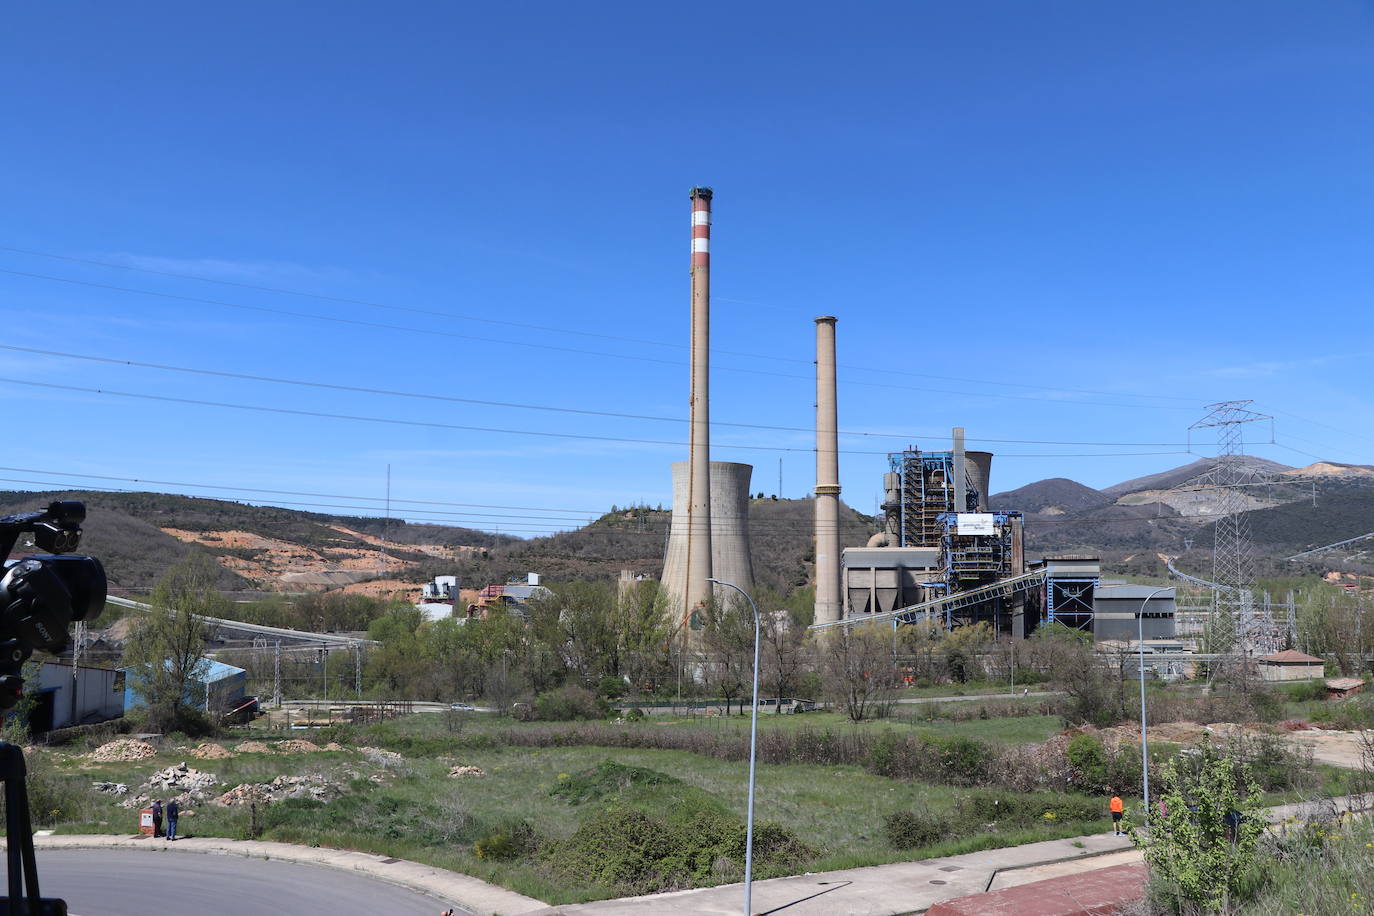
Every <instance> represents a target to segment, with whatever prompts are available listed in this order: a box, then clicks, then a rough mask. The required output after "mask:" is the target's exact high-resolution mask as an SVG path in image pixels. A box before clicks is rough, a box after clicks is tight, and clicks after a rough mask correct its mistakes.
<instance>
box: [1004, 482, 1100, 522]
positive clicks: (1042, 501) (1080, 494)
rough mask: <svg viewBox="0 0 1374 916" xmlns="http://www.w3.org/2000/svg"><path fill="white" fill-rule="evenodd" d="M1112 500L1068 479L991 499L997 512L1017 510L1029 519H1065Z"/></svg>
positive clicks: (1036, 484)
mask: <svg viewBox="0 0 1374 916" xmlns="http://www.w3.org/2000/svg"><path fill="white" fill-rule="evenodd" d="M1111 502H1112V499H1111V497H1110V496H1107V495H1106V494H1104V493H1102V492H1100V491H1098V490H1094V489H1093V488H1092V487H1088V486H1084V485H1083V484H1081V483H1079V482H1078V481H1076V480H1069V479H1068V478H1066V477H1051V478H1050V479H1048V480H1037V481H1036V482H1035V483H1028V484H1026V485H1025V486H1024V487H1021V488H1019V489H1016V490H1008V491H1007V492H1005V493H994V494H993V495H992V496H991V497H989V499H988V503H989V505H990V506H991V507H992V508H993V509H1015V510H1017V511H1020V512H1024V513H1026V514H1027V515H1030V514H1033V513H1038V514H1041V515H1065V514H1068V513H1072V512H1085V511H1087V510H1089V509H1096V508H1098V507H1099V506H1106V505H1109V504H1110V503H1111Z"/></svg>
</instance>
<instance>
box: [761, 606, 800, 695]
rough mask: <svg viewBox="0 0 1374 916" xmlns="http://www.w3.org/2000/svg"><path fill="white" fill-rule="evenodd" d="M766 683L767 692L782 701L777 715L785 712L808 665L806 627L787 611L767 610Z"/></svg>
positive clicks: (765, 639)
mask: <svg viewBox="0 0 1374 916" xmlns="http://www.w3.org/2000/svg"><path fill="white" fill-rule="evenodd" d="M762 614H763V621H762V624H763V626H762V629H763V646H762V655H763V662H762V666H763V674H762V678H763V682H764V685H765V688H766V689H767V691H768V692H769V693H770V694H772V695H773V696H775V697H777V698H778V705H777V706H776V707H775V708H774V710H773V711H774V712H775V713H777V712H782V700H783V698H784V697H788V696H791V695H792V694H793V693H795V692H796V690H797V685H798V682H799V681H800V678H801V674H802V671H803V669H804V667H805V664H806V655H805V650H804V644H805V641H806V628H805V627H803V626H801V625H800V624H798V623H797V622H796V620H794V619H793V617H792V614H791V613H790V612H788V611H786V610H781V611H764V612H762Z"/></svg>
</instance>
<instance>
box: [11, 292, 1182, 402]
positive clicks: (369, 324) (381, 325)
mask: <svg viewBox="0 0 1374 916" xmlns="http://www.w3.org/2000/svg"><path fill="white" fill-rule="evenodd" d="M0 273H3V274H10V275H12V276H18V277H26V278H29V279H35V280H48V281H52V282H56V283H68V284H72V285H75V286H85V287H90V288H94V289H105V290H112V291H115V292H122V293H129V294H132V295H139V296H151V297H155V298H160V299H169V300H177V301H183V302H193V303H198V304H201V305H215V306H221V307H224V308H233V309H242V310H246V311H253V312H261V313H266V314H275V315H286V316H289V317H294V318H308V319H310V320H314V321H325V322H333V323H336V324H342V325H349V326H355V327H365V328H373V329H380V330H392V331H402V332H405V333H410V334H423V335H425V336H426V337H431V338H432V337H435V336H439V337H450V338H456V339H460V340H473V341H477V342H479V343H492V344H500V345H502V346H512V347H528V348H532V349H538V350H552V351H556V352H561V353H574V354H580V355H588V356H599V357H605V358H608V359H625V360H632V361H635V362H646V363H656V364H659V365H668V366H685V365H688V363H686V362H683V361H681V360H670V359H658V358H655V357H651V356H639V355H633V354H626V353H612V352H606V351H601V350H585V349H581V348H578V347H563V346H557V345H554V344H541V343H535V342H533V341H529V340H509V339H504V338H493V337H481V336H477V335H473V334H461V333H458V332H455V331H447V330H443V329H439V328H417V327H413V326H410V325H394V324H386V323H385V322H378V321H364V320H362V319H358V318H344V317H341V316H338V315H321V314H317V313H314V312H298V311H293V310H291V309H282V308H273V307H269V306H262V305H248V304H245V303H238V302H227V301H225V300H223V299H207V298H204V297H201V296H186V295H182V294H178V293H164V292H158V291H155V290H142V289H136V288H133V287H127V286H116V285H113V284H109V283H96V282H93V281H90V280H77V279H73V278H70V277H55V276H52V275H49V274H36V273H30V272H26V271H19V270H11V269H7V268H0ZM715 368H716V369H717V370H718V371H722V372H735V373H742V374H746V375H759V376H768V377H772V378H786V379H796V380H801V381H807V382H809V381H811V380H812V379H811V377H810V376H805V375H795V374H792V373H787V372H770V371H768V370H766V369H752V368H744V367H740V366H720V365H718V366H716V367H715ZM844 384H845V385H846V386H849V385H857V386H861V387H866V388H883V389H889V390H896V391H921V392H925V393H929V394H952V395H958V396H963V397H975V398H998V399H1003V400H1013V401H1036V402H1041V403H1051V404H1067V405H1069V406H1078V407H1082V406H1091V407H1117V408H1125V409H1137V410H1192V409H1193V408H1191V407H1182V406H1165V405H1158V404H1122V403H1114V402H1108V401H1084V400H1073V401H1066V400H1064V399H1063V398H1051V397H1036V396H1034V395H1021V394H1001V393H998V392H986V391H967V390H962V389H960V390H955V389H947V388H929V387H917V386H913V385H894V384H890V383H885V382H863V381H855V380H852V379H846V380H844Z"/></svg>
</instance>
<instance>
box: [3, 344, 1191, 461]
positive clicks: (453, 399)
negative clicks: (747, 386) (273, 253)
mask: <svg viewBox="0 0 1374 916" xmlns="http://www.w3.org/2000/svg"><path fill="white" fill-rule="evenodd" d="M0 350H10V351H13V352H16V353H30V354H34V355H37V356H51V357H57V358H59V359H74V360H83V361H86V362H94V363H104V364H107V365H116V366H127V367H131V368H138V369H152V370H156V371H160V372H180V373H185V374H189V375H201V376H209V377H213V378H228V379H236V380H240V381H251V382H266V383H270V384H275V385H292V386H296V387H301V388H318V389H323V390H327V391H343V392H349V393H353V394H375V395H381V396H386V397H399V398H411V399H416V400H425V401H440V402H447V403H454V404H473V405H477V406H482V407H504V408H513V409H519V410H536V411H547V412H550V413H563V414H579V415H583V416H593V417H608V418H613V419H624V420H651V421H657V422H665V423H684V424H685V423H687V422H689V420H688V418H686V417H663V416H655V415H651V414H636V413H624V412H620V411H610V410H589V409H586V408H580V407H560V406H554V405H548V404H523V403H518V402H514V401H492V400H484V399H480V398H464V397H458V396H456V395H445V394H433V393H429V392H421V391H398V390H394V389H387V388H369V387H365V386H360V385H348V384H343V383H339V382H318V381H311V380H307V379H291V378H280V377H276V376H270V375H255V374H251V373H244V372H231V371H228V370H221V369H204V368H198V367H194V366H174V365H170V364H166V363H150V362H142V361H139V360H132V359H125V358H117V357H111V356H95V355H92V354H88V353H69V352H66V351H62V350H48V349H43V348H39V347H24V346H19V345H17V344H0ZM711 425H712V426H713V427H729V428H732V429H761V430H768V431H770V432H800V433H812V432H814V431H815V428H814V427H807V426H776V425H770V424H764V423H734V422H728V421H721V420H713V421H712V422H711ZM838 435H841V436H853V437H865V438H877V439H899V440H908V441H914V440H917V439H936V438H944V434H942V433H915V432H906V433H886V432H875V431H872V430H848V429H842V430H838ZM966 439H967V441H972V442H990V443H997V444H1018V445H1082V446H1120V447H1145V446H1151V447H1155V446H1158V447H1162V446H1171V447H1185V446H1186V443H1183V442H1083V441H1060V440H1053V439H995V438H990V437H982V436H968V437H966Z"/></svg>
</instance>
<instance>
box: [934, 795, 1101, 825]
mask: <svg viewBox="0 0 1374 916" xmlns="http://www.w3.org/2000/svg"><path fill="white" fill-rule="evenodd" d="M954 810H955V811H956V812H957V815H958V818H959V821H960V823H961V824H962V825H964V826H965V827H967V828H977V827H981V826H984V825H990V824H992V825H997V826H998V827H1002V828H1005V827H1029V826H1031V825H1032V824H1036V823H1040V822H1042V821H1059V822H1069V821H1096V820H1100V819H1101V818H1102V817H1103V816H1104V814H1105V808H1104V805H1103V803H1102V802H1100V801H1097V800H1096V799H1091V798H1083V797H1081V796H1075V795H1065V794H1063V793H1059V792H998V791H986V792H970V793H969V794H967V795H961V796H959V798H958V799H957V800H956V802H955V809H954Z"/></svg>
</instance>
